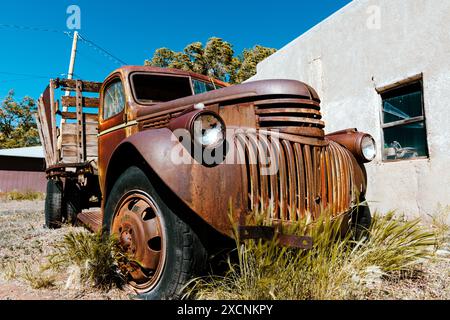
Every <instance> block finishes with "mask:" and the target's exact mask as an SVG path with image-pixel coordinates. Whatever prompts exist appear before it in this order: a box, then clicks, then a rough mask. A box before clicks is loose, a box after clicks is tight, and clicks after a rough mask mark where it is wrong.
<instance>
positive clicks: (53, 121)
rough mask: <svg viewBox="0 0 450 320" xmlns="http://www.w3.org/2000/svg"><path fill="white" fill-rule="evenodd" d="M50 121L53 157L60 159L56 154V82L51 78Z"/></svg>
mask: <svg viewBox="0 0 450 320" xmlns="http://www.w3.org/2000/svg"><path fill="white" fill-rule="evenodd" d="M50 121H51V133H50V138H51V143H52V146H53V153H54V155H53V158H54V159H55V161H56V159H58V157H57V154H56V152H57V151H56V102H55V83H54V81H53V80H50Z"/></svg>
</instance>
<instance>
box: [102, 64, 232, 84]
mask: <svg viewBox="0 0 450 320" xmlns="http://www.w3.org/2000/svg"><path fill="white" fill-rule="evenodd" d="M118 72H120V73H122V74H123V75H124V76H126V77H128V75H129V74H130V73H133V72H148V73H154V74H166V75H178V76H187V77H192V78H195V79H199V80H203V81H208V82H210V81H214V83H216V84H217V85H219V86H221V87H228V86H230V84H229V83H226V82H223V81H220V80H218V79H215V78H212V77H208V76H205V75H202V74H198V73H195V72H190V71H184V70H179V69H172V68H159V67H152V66H123V67H120V68H118V69H116V70H114V71H113V72H111V73H110V74H109V75H108V77H106V79H108V78H109V77H111V76H112V75H113V74H116V73H118Z"/></svg>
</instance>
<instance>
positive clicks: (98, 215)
mask: <svg viewBox="0 0 450 320" xmlns="http://www.w3.org/2000/svg"><path fill="white" fill-rule="evenodd" d="M78 220H80V221H81V222H82V223H83V224H84V225H85V226H86V227H87V228H88V229H89V230H91V231H93V232H98V231H100V230H101V228H102V224H103V215H102V210H101V209H100V208H91V209H89V211H87V210H85V211H83V212H81V213H79V214H78Z"/></svg>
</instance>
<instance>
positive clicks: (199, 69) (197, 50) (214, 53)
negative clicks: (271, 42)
mask: <svg viewBox="0 0 450 320" xmlns="http://www.w3.org/2000/svg"><path fill="white" fill-rule="evenodd" d="M275 51H276V50H275V49H272V48H266V47H263V46H260V45H256V46H255V47H253V48H251V49H244V51H243V52H242V54H240V55H238V56H235V54H234V50H233V46H232V45H231V44H230V43H229V42H226V41H224V40H222V39H221V38H217V37H212V38H210V39H209V40H208V42H207V43H206V45H205V46H203V44H202V43H201V42H194V43H191V44H189V45H187V46H186V47H185V48H184V50H183V51H182V52H175V51H172V50H171V49H169V48H160V49H157V50H156V51H155V53H154V54H153V57H152V59H151V60H146V61H145V65H149V66H155V67H161V68H176V69H181V70H186V71H193V72H196V73H200V74H204V75H207V76H210V77H214V78H216V79H219V80H222V81H226V82H230V83H241V82H242V81H245V80H247V79H248V78H250V77H251V76H253V75H255V74H256V65H257V64H258V63H259V62H260V61H262V60H264V59H265V58H267V57H268V56H270V55H271V54H272V53H274V52H275Z"/></svg>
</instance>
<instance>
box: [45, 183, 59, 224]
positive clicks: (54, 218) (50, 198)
mask: <svg viewBox="0 0 450 320" xmlns="http://www.w3.org/2000/svg"><path fill="white" fill-rule="evenodd" d="M62 194H63V187H62V182H61V181H59V180H53V179H50V180H48V181H47V195H46V197H45V226H46V227H47V228H50V229H56V228H59V227H61V224H62V210H61V209H62Z"/></svg>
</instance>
